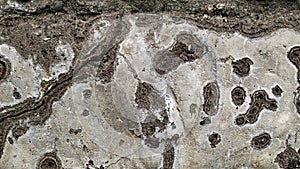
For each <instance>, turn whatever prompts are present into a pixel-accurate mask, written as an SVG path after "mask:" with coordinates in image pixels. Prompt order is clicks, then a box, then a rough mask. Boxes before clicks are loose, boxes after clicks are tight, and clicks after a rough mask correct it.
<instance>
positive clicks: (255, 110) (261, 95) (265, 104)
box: [235, 90, 278, 125]
mask: <svg viewBox="0 0 300 169" xmlns="http://www.w3.org/2000/svg"><path fill="white" fill-rule="evenodd" d="M264 108H265V109H267V110H271V111H276V110H277V108H278V105H277V101H276V100H275V99H270V98H269V96H268V94H267V92H266V91H264V90H257V91H255V92H254V93H253V94H252V95H251V103H250V107H249V108H248V109H247V111H246V113H244V114H240V115H238V117H237V118H236V119H235V124H236V125H238V124H246V123H249V124H254V123H255V122H256V121H257V119H258V117H259V115H260V112H261V111H262V110H263V109H264ZM242 116H244V117H245V119H246V121H245V123H242V119H241V117H242ZM237 120H240V122H237Z"/></svg>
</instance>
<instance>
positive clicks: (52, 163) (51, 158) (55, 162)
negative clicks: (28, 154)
mask: <svg viewBox="0 0 300 169" xmlns="http://www.w3.org/2000/svg"><path fill="white" fill-rule="evenodd" d="M61 168H62V164H61V160H60V159H59V158H58V156H57V155H56V153H54V152H51V153H45V154H44V155H43V156H42V157H41V159H40V160H39V162H38V165H37V169H61Z"/></svg>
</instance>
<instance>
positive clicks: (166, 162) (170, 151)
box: [162, 143, 175, 169]
mask: <svg viewBox="0 0 300 169" xmlns="http://www.w3.org/2000/svg"><path fill="white" fill-rule="evenodd" d="M174 159H175V151H174V147H173V145H172V144H171V143H166V145H165V150H164V152H163V167H162V168H163V169H173V165H174Z"/></svg>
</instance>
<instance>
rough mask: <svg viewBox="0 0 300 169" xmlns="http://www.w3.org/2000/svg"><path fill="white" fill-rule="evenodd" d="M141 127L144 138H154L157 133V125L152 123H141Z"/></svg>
mask: <svg viewBox="0 0 300 169" xmlns="http://www.w3.org/2000/svg"><path fill="white" fill-rule="evenodd" d="M141 125H142V133H143V134H144V136H152V135H153V134H154V133H155V124H153V123H152V122H148V123H141Z"/></svg>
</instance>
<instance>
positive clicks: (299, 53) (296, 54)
mask: <svg viewBox="0 0 300 169" xmlns="http://www.w3.org/2000/svg"><path fill="white" fill-rule="evenodd" d="M287 58H288V59H289V61H290V62H291V63H292V64H293V65H294V66H295V67H296V68H297V69H298V72H297V82H298V83H300V70H299V67H300V46H294V47H292V48H291V49H290V50H289V51H288V54H287Z"/></svg>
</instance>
